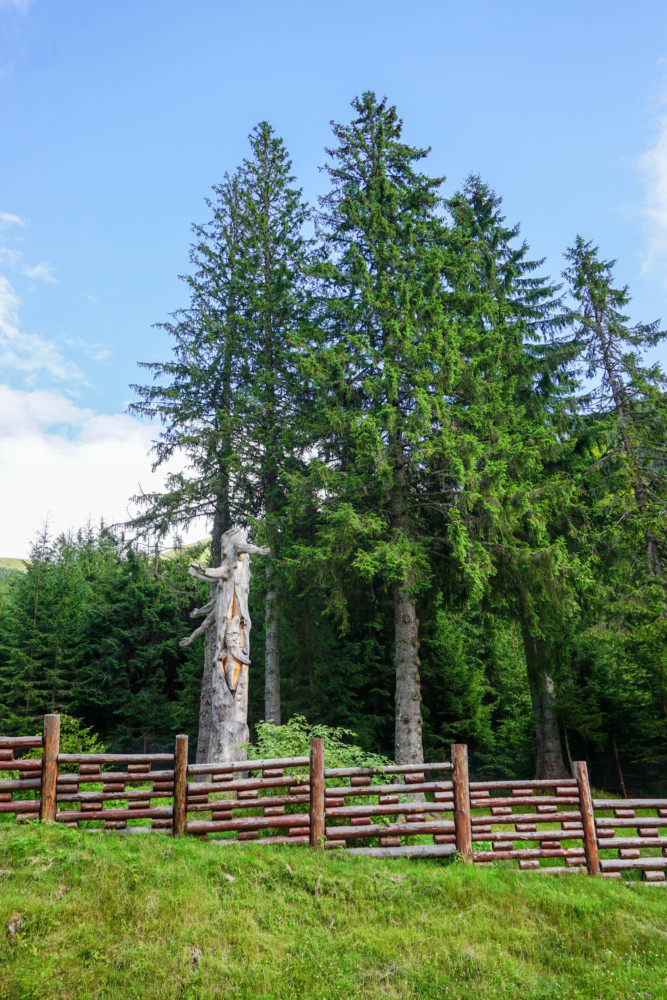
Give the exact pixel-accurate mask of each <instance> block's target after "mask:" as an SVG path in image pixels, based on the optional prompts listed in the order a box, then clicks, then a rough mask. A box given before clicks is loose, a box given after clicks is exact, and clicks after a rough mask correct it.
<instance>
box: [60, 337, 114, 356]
mask: <svg viewBox="0 0 667 1000" xmlns="http://www.w3.org/2000/svg"><path fill="white" fill-rule="evenodd" d="M63 343H65V344H67V346H68V347H73V348H74V349H75V350H76V351H80V352H81V354H85V355H86V357H87V358H90V359H91V361H106V360H107V359H108V358H110V357H111V355H112V354H113V351H112V350H111V349H110V348H109V347H107V346H106V345H105V344H89V343H88V341H87V340H79V339H77V340H74V339H73V338H71V337H67V338H66V339H65V340H64V341H63Z"/></svg>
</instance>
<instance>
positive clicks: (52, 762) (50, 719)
mask: <svg viewBox="0 0 667 1000" xmlns="http://www.w3.org/2000/svg"><path fill="white" fill-rule="evenodd" d="M43 746H44V753H43V754H42V792H41V805H40V807H39V818H40V819H41V821H42V822H43V823H53V821H54V819H55V818H56V809H57V808H58V805H57V800H56V784H57V781H58V749H59V747H60V716H59V715H45V716H44V743H43Z"/></svg>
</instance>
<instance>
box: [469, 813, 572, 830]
mask: <svg viewBox="0 0 667 1000" xmlns="http://www.w3.org/2000/svg"><path fill="white" fill-rule="evenodd" d="M563 820H577V821H579V822H580V821H581V813H580V812H578V811H577V812H557V813H553V812H549V813H503V814H501V815H496V814H494V815H492V816H473V817H472V827H473V830H474V829H475V827H476V826H487V825H488V824H489V822H491V823H493V824H494V826H495V825H501V826H513V825H514V824H515V823H554V822H558V823H560V822H562V821H563Z"/></svg>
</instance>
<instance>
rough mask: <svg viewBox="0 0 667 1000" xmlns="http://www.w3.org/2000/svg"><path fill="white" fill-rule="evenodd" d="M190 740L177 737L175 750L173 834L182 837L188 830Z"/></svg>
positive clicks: (185, 737) (184, 737)
mask: <svg viewBox="0 0 667 1000" xmlns="http://www.w3.org/2000/svg"><path fill="white" fill-rule="evenodd" d="M187 794H188V738H187V736H177V737H176V746H175V748H174V813H173V820H172V824H173V834H174V836H175V837H182V836H183V834H184V833H185V831H186V829H187V817H188V812H187V808H188V807H187Z"/></svg>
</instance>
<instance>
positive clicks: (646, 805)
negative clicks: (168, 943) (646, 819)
mask: <svg viewBox="0 0 667 1000" xmlns="http://www.w3.org/2000/svg"><path fill="white" fill-rule="evenodd" d="M593 807H594V808H595V809H667V799H593Z"/></svg>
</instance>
